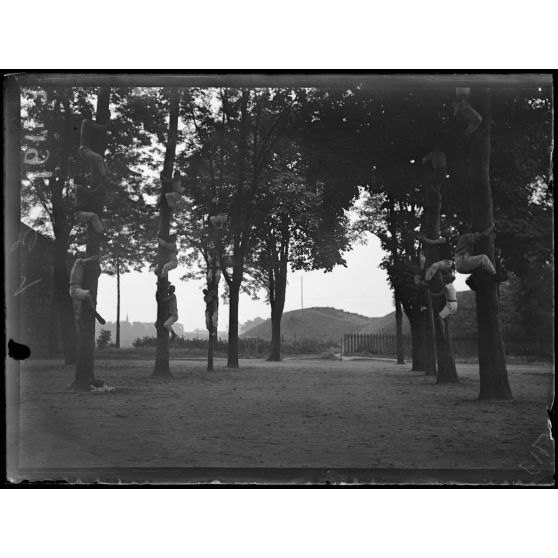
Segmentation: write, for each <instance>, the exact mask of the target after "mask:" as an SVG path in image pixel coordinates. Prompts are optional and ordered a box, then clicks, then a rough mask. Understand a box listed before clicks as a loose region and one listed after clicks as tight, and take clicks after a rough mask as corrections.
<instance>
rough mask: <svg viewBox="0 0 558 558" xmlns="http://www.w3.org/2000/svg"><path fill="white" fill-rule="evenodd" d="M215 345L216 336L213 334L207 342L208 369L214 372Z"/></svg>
mask: <svg viewBox="0 0 558 558" xmlns="http://www.w3.org/2000/svg"><path fill="white" fill-rule="evenodd" d="M214 347H215V337H213V335H210V336H209V341H208V344H207V371H208V372H213V351H214Z"/></svg>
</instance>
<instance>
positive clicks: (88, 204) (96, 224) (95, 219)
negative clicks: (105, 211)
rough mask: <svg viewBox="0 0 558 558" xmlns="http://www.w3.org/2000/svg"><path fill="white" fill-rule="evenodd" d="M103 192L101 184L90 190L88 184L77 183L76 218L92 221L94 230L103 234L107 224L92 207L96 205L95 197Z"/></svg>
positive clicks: (82, 220)
mask: <svg viewBox="0 0 558 558" xmlns="http://www.w3.org/2000/svg"><path fill="white" fill-rule="evenodd" d="M78 180H79V179H78ZM101 194H102V187H101V186H97V188H95V189H94V190H89V188H87V186H84V185H83V184H79V183H78V182H76V183H75V196H76V205H75V213H76V218H77V220H78V221H80V222H82V223H91V226H92V227H93V230H94V231H95V232H96V233H97V234H102V233H103V232H104V230H105V226H104V225H103V222H102V221H101V219H100V218H99V216H98V215H97V214H96V213H95V212H94V211H91V209H92V208H93V206H94V205H95V197H96V196H98V195H101Z"/></svg>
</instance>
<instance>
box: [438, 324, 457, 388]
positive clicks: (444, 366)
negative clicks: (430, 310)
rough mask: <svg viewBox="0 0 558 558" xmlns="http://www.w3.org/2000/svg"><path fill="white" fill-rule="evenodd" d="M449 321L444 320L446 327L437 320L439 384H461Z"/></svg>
mask: <svg viewBox="0 0 558 558" xmlns="http://www.w3.org/2000/svg"><path fill="white" fill-rule="evenodd" d="M449 319H450V318H446V319H445V320H444V327H443V329H442V326H441V324H440V323H439V321H438V320H436V350H437V356H438V378H437V379H436V382H437V383H438V384H450V383H453V384H455V383H457V382H459V377H458V376H457V368H456V366H455V357H454V354H453V348H452V343H451V337H450V328H449Z"/></svg>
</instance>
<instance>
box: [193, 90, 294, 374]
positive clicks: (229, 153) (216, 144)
mask: <svg viewBox="0 0 558 558" xmlns="http://www.w3.org/2000/svg"><path fill="white" fill-rule="evenodd" d="M190 96H191V99H190V102H189V103H188V104H187V105H186V107H187V110H188V117H189V120H188V121H189V123H190V124H191V125H192V127H193V131H194V141H193V145H192V153H191V155H190V157H189V160H188V164H189V168H190V171H191V172H190V174H191V175H192V178H191V179H192V180H193V181H200V182H199V183H198V184H190V188H189V193H190V195H191V196H192V197H193V198H194V201H195V202H197V203H198V204H199V205H200V206H203V207H204V208H207V207H209V200H210V199H211V198H212V197H213V195H211V193H212V192H214V193H215V194H214V195H216V196H217V198H218V205H219V208H220V211H223V212H225V213H227V215H228V218H229V219H228V223H227V229H226V231H225V233H224V234H223V257H222V272H223V277H224V279H225V283H226V286H227V290H228V297H229V340H228V359H227V366H228V367H230V368H238V305H239V298H240V292H241V289H242V285H243V280H244V273H245V266H246V260H247V258H249V256H250V253H251V251H252V249H253V244H254V227H253V219H254V212H255V210H256V207H257V204H258V196H259V195H260V192H261V182H262V180H261V179H262V173H263V171H264V169H265V165H266V164H267V162H268V160H269V158H270V157H271V155H272V153H273V149H274V146H275V144H276V143H277V141H278V140H279V138H280V137H281V136H282V135H283V134H284V133H285V131H286V128H287V125H288V122H289V115H290V113H291V109H292V106H293V104H294V103H295V101H296V97H295V98H294V99H293V95H292V92H291V91H289V90H283V89H261V90H260V89H258V90H249V89H240V90H236V89H230V88H227V89H220V90H212V89H208V90H197V89H192V90H191V91H190ZM185 172H187V171H185ZM194 177H195V178H194ZM202 185H203V186H202ZM208 198H209V200H208Z"/></svg>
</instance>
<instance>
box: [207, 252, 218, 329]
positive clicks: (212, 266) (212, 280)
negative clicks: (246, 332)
mask: <svg viewBox="0 0 558 558" xmlns="http://www.w3.org/2000/svg"><path fill="white" fill-rule="evenodd" d="M207 267H208V269H207V289H204V290H203V295H204V296H203V300H204V302H205V326H206V328H207V330H208V331H209V335H210V337H211V336H213V337H216V336H217V323H218V319H219V281H220V279H221V267H220V264H219V257H218V255H217V254H215V253H211V252H210V253H209V254H208V256H207Z"/></svg>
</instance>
